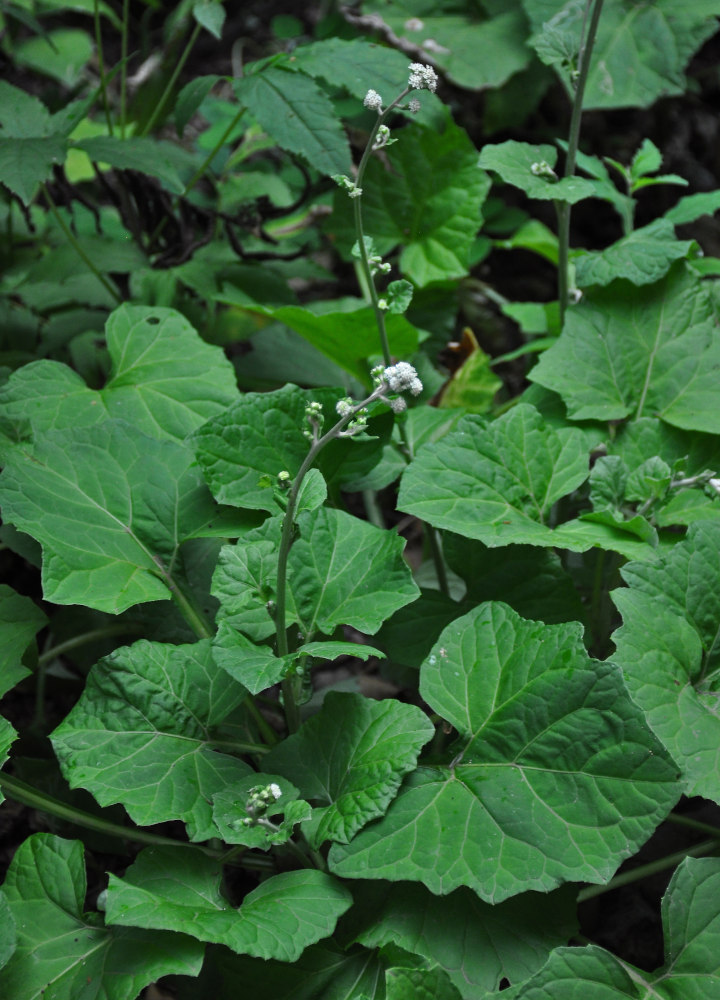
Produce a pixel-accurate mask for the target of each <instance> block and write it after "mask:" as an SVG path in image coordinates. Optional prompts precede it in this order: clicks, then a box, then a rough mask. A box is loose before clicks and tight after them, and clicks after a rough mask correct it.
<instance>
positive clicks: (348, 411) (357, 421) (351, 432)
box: [335, 396, 368, 437]
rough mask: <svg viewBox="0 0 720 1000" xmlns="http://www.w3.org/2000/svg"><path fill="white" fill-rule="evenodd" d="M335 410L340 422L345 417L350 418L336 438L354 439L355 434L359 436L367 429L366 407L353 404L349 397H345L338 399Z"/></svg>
mask: <svg viewBox="0 0 720 1000" xmlns="http://www.w3.org/2000/svg"><path fill="white" fill-rule="evenodd" d="M335 410H336V412H337V415H338V416H339V417H340V418H341V420H344V419H345V418H346V417H352V420H350V422H349V423H348V424H347V425H346V426H345V427H344V429H343V430H341V431H338V437H354V436H355V435H356V434H360V433H361V432H362V431H364V430H365V428H366V427H367V422H368V408H367V406H365V405H364V404H360V405H357V404H355V403H354V402H353V400H352V399H351V398H350V396H345V397H343V399H339V400H338V401H337V403H336V404H335Z"/></svg>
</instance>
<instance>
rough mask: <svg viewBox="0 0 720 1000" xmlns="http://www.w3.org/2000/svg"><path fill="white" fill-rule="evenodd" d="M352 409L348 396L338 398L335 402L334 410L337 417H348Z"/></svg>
mask: <svg viewBox="0 0 720 1000" xmlns="http://www.w3.org/2000/svg"><path fill="white" fill-rule="evenodd" d="M352 411H353V406H352V400H351V399H350V398H349V397H346V398H345V399H339V400H338V401H337V403H336V404H335V412H336V413H337V415H338V416H339V417H349V416H350V414H351V413H352Z"/></svg>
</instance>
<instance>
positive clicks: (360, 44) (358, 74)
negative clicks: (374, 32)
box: [293, 37, 408, 103]
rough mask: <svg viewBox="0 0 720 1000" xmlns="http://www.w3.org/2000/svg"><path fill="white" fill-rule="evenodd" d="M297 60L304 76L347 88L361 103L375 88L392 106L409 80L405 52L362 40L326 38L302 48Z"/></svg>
mask: <svg viewBox="0 0 720 1000" xmlns="http://www.w3.org/2000/svg"><path fill="white" fill-rule="evenodd" d="M293 58H294V60H295V65H296V66H299V68H300V69H301V70H302V71H303V72H304V73H307V74H308V75H309V76H319V77H322V78H323V79H324V80H327V82H328V83H331V84H332V85H333V86H334V87H343V88H344V89H345V90H347V91H348V93H350V94H352V96H353V97H355V98H357V99H358V100H359V101H362V100H363V98H364V97H365V95H366V94H367V92H368V88H369V87H370V86H372V87H373V88H374V89H375V90H377V91H378V92H379V93H380V94H382V95H383V96H386V98H387V100H388V103H389V101H390V100H392V99H393V97H395V96H396V94H398V93H399V92H400V90H401V89H402V87H403V85H404V84H405V82H406V80H407V73H408V60H407V58H406V57H405V56H404V55H403V54H402V52H398V51H397V50H396V49H393V48H388V47H385V46H383V45H375V44H373V43H372V42H370V41H369V40H368V39H366V38H362V37H361V38H351V39H345V38H324V39H322V40H321V41H315V42H311V43H310V44H309V45H300V46H298V48H296V49H295V50H294V51H293ZM391 95H392V96H391Z"/></svg>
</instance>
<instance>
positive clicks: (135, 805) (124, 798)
mask: <svg viewBox="0 0 720 1000" xmlns="http://www.w3.org/2000/svg"><path fill="white" fill-rule="evenodd" d="M244 695H245V690H244V689H243V688H242V687H240V685H239V684H237V682H236V681H234V680H232V679H231V678H230V676H229V675H228V674H226V673H225V671H223V670H218V669H217V667H216V666H215V663H214V661H213V658H212V648H211V645H210V642H209V640H203V641H201V642H198V643H195V644H192V645H187V646H172V645H165V644H163V643H156V642H148V641H147V640H145V639H141V640H140V641H138V642H136V643H134V644H133V645H132V646H126V647H122V648H120V649H117V650H115V651H114V652H113V653H111V654H110V655H109V656H107V657H104V658H103V659H102V660H100V662H99V663H98V664H97V665H96V666H95V667H93V669H92V671H91V672H90V675H89V676H88V680H87V684H86V687H85V690H84V692H83V694H82V697H81V698H80V701H79V702H78V703H77V705H76V706H75V707H74V708H73V710H72V711H71V712H70V714H69V715H68V716H67V718H66V719H65V720H64V722H62V723H61V725H60V726H58V728H57V729H56V730H55V732H54V733H53V735H52V742H53V746H54V748H55V752H56V754H57V756H58V759H59V760H60V764H61V767H62V769H63V773H64V774H65V776H66V778H67V780H68V782H69V783H70V787H71V788H86V789H87V790H88V791H90V792H92V794H93V795H94V796H95V798H96V799H97V801H98V802H99V803H100V805H111V804H112V803H115V802H121V803H122V804H123V805H124V806H125V808H126V809H127V811H128V813H129V815H130V816H131V817H132V819H133V820H135V822H136V823H139V824H141V825H147V824H150V823H164V822H166V821H168V820H171V819H179V820H182V821H183V822H184V823H185V824H186V825H187V828H188V833H189V835H190V838H191V839H192V840H207V839H208V838H209V837H213V836H216V835H217V831H216V830H215V826H214V824H213V821H212V807H211V805H210V800H211V799H212V796H213V795H214V794H215V793H216V792H220V791H222V789H224V788H226V787H228V786H231V785H233V783H235V782H237V781H239V780H241V779H242V778H244V777H245V776H246V775H247V774H249V773H250V768H249V767H248V765H247V764H244V763H243V762H242V761H240V760H238V759H237V758H235V757H230V756H228V755H226V754H223V753H219V752H217V751H215V750H213V749H212V744H213V740H212V732H211V730H212V727H213V726H215V725H217V724H218V723H220V722H222V720H223V719H224V718H225V717H226V716H227V715H228V714H229V713H230V712H231V711H232V709H233V708H235V707H236V706H237V705H238V704H239V703H240V702H241V701H242V699H243V697H244Z"/></svg>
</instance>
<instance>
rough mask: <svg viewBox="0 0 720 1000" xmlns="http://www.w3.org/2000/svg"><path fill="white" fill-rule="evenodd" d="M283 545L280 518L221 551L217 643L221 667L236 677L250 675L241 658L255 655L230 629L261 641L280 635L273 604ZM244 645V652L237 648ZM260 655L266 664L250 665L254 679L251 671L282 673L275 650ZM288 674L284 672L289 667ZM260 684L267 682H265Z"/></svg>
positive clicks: (291, 610) (216, 578)
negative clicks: (240, 674) (281, 543)
mask: <svg viewBox="0 0 720 1000" xmlns="http://www.w3.org/2000/svg"><path fill="white" fill-rule="evenodd" d="M279 544H280V519H279V518H270V519H268V520H267V521H266V522H265V524H264V525H262V526H261V527H259V528H256V529H254V530H253V531H250V532H248V533H247V535H245V536H244V537H243V539H242V541H241V542H240V543H239V544H237V545H224V546H223V547H222V549H221V550H220V557H219V559H218V564H217V569H216V570H215V573H214V575H213V581H212V589H211V593H212V594H213V596H214V597H217V598H218V600H219V601H220V610H219V611H218V614H217V621H218V623H219V625H220V628H219V630H218V634H217V637H216V639H215V642H216V645H217V647H218V656H219V660H218V662H219V663H221V664H222V666H223V667H224V668H225V669H226V670H231V672H234V671H236V670H238V671H242V670H244V666H243V663H244V656H243V657H242V658H240V657H239V653H240V651H241V650H248V652H250V651H251V650H250V647H249V646H248V644H247V643H246V642H242V643H239V642H237V641H236V640H235V639H234V638H233V636H232V631H231V630H230V627H231V628H232V629H239V630H240V632H243V633H245V635H247V636H249V638H251V639H254V640H255V641H256V642H260V641H261V640H262V639H266V638H267V637H268V636H269V635H272V634H273V633H274V632H275V622H274V621H273V619H272V616H271V615H270V611H269V608H268V602H270V601H274V600H275V598H276V591H275V586H276V583H277V560H278V546H279ZM287 598H288V608H287V612H288V619H290V620H295V619H296V618H297V615H296V613H295V604H294V601H293V595H292V591H291V590H290V591H289V593H288V595H287ZM238 646H240V650H238V649H237V647H238ZM223 651H224V652H223ZM226 654H227V655H226ZM255 655H256V656H259V657H261V659H260V660H258V661H257V663H256V664H249V665H248V675H247V676H248V679H250V677H249V672H250V671H252V672H253V674H254V672H255V671H256V670H258V669H261V668H264V667H268V668H270V669H272V670H278V669H280V668H279V667H278V665H277V664H275V660H276V659H277V658H276V657H274V656H273V655H272V653H271V651H270V650H269V649H263V648H261V647H257V648H256V649H255ZM231 657H232V659H233V660H235V661H237V666H235V665H234V664H233V662H232V661H231V659H230V658H231ZM282 669H283V670H284V665H283V667H282ZM244 676H245V675H244ZM273 676H274V675H273ZM280 676H282V675H280ZM257 683H261V678H260V677H258V679H257ZM271 683H275V681H272V682H271ZM256 690H263V688H256Z"/></svg>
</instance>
